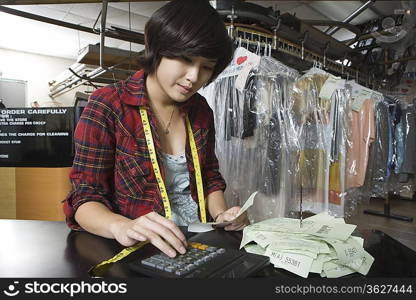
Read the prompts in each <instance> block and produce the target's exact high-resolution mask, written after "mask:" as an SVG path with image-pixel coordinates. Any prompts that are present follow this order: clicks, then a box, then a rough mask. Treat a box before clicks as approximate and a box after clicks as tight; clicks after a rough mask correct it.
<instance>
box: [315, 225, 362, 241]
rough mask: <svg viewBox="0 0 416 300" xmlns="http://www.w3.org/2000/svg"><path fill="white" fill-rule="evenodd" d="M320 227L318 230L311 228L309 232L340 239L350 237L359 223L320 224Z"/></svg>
mask: <svg viewBox="0 0 416 300" xmlns="http://www.w3.org/2000/svg"><path fill="white" fill-rule="evenodd" d="M318 225H319V226H320V228H319V229H318V230H315V229H314V230H309V233H310V234H312V235H316V236H319V237H323V238H333V239H339V240H343V241H344V240H346V239H348V238H349V237H350V236H351V234H352V233H353V231H354V230H355V228H356V227H357V225H352V224H340V223H333V224H330V225H329V224H318Z"/></svg>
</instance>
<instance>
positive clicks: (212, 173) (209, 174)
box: [203, 105, 226, 196]
mask: <svg viewBox="0 0 416 300" xmlns="http://www.w3.org/2000/svg"><path fill="white" fill-rule="evenodd" d="M207 106H208V105H207ZM207 115H208V122H209V130H208V134H207V146H206V147H207V148H206V161H205V165H204V167H203V169H204V171H203V173H204V177H205V194H206V196H208V195H209V194H211V193H212V192H215V191H218V190H222V191H225V188H226V183H225V180H224V178H223V177H222V175H221V173H220V171H219V165H218V159H217V156H216V154H215V126H214V115H213V112H212V110H211V108H210V107H209V106H208V107H207Z"/></svg>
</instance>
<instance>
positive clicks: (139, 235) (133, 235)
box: [126, 229, 147, 242]
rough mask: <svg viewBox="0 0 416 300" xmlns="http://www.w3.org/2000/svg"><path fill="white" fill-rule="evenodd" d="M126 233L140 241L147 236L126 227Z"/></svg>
mask: <svg viewBox="0 0 416 300" xmlns="http://www.w3.org/2000/svg"><path fill="white" fill-rule="evenodd" d="M126 234H127V236H128V237H129V238H130V239H134V240H137V241H140V242H144V241H146V240H147V238H146V237H145V236H144V235H142V234H140V233H139V232H137V231H135V230H133V229H128V230H127V232H126Z"/></svg>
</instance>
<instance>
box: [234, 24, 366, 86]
mask: <svg viewBox="0 0 416 300" xmlns="http://www.w3.org/2000/svg"><path fill="white" fill-rule="evenodd" d="M227 29H228V33H229V35H230V37H232V39H233V40H234V41H236V42H239V41H241V42H243V43H247V44H250V45H253V46H259V45H260V47H262V48H264V49H267V48H268V47H270V46H271V49H272V50H273V51H272V55H273V54H274V55H275V54H277V53H285V54H288V55H290V56H293V57H296V58H297V59H300V60H302V61H305V62H309V63H318V64H320V65H321V66H322V68H323V69H326V70H328V71H332V72H334V73H336V74H339V75H341V76H343V77H345V78H347V79H355V81H356V82H359V83H361V84H363V85H366V86H369V85H370V84H371V82H370V80H371V78H370V77H369V76H367V74H364V73H363V72H360V71H359V70H358V69H355V68H351V67H349V66H345V65H344V64H343V63H341V62H338V61H335V60H334V59H331V58H329V57H327V55H326V51H325V49H324V50H323V55H321V54H318V53H316V52H313V51H311V50H308V49H306V48H305V47H304V46H303V42H302V41H300V44H296V43H293V42H291V41H289V40H287V39H284V38H282V37H279V36H278V34H277V31H276V30H275V32H274V33H273V34H270V33H265V32H260V31H257V30H253V29H248V28H244V27H239V26H234V25H229V26H227ZM306 38H307V36H305V37H304V39H303V41H304V40H305V39H306ZM341 59H342V58H340V60H341Z"/></svg>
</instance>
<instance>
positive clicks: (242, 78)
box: [234, 52, 260, 92]
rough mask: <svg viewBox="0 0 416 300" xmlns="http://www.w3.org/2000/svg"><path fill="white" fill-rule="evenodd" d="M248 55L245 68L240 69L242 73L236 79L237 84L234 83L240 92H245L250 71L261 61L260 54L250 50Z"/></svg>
mask: <svg viewBox="0 0 416 300" xmlns="http://www.w3.org/2000/svg"><path fill="white" fill-rule="evenodd" d="M247 56H248V58H247V63H246V64H245V66H244V67H243V69H242V70H241V71H240V74H238V76H237V79H236V80H235V84H234V86H235V88H236V89H237V90H239V91H240V92H243V90H244V87H245V85H246V81H247V78H248V75H249V74H250V71H251V70H252V69H254V68H255V67H257V66H258V65H259V63H260V56H259V55H256V54H254V53H251V52H249V53H248V54H247Z"/></svg>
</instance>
